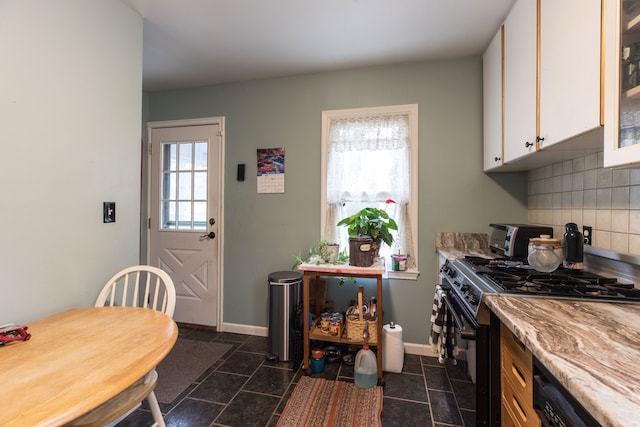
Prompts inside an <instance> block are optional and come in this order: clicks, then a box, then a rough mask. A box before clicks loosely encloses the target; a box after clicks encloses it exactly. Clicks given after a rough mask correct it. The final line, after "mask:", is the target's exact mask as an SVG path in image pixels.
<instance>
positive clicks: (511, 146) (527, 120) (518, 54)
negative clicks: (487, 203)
mask: <svg viewBox="0 0 640 427" xmlns="http://www.w3.org/2000/svg"><path fill="white" fill-rule="evenodd" d="M536 7H537V4H536V0H518V1H516V3H515V4H514V5H513V8H512V9H511V12H509V15H508V16H507V19H506V21H505V23H504V162H505V163H509V162H511V161H513V160H516V159H519V158H520V157H522V156H525V155H527V154H529V153H532V152H534V151H535V145H536V144H535V139H536V135H537V133H536V109H537V105H536V100H537V81H536V74H537V73H536V71H537V41H536V40H537V28H536V26H537V24H536V21H537V20H536Z"/></svg>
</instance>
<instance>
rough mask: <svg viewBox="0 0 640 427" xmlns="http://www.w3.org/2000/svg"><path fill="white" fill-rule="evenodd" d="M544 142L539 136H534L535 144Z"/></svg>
mask: <svg viewBox="0 0 640 427" xmlns="http://www.w3.org/2000/svg"><path fill="white" fill-rule="evenodd" d="M542 141H544V138H540V136H536V142H542Z"/></svg>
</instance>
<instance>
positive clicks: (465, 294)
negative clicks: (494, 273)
mask: <svg viewBox="0 0 640 427" xmlns="http://www.w3.org/2000/svg"><path fill="white" fill-rule="evenodd" d="M440 277H441V282H442V289H443V290H444V294H443V297H442V298H443V300H444V302H445V304H446V305H447V308H448V311H449V312H450V313H451V315H452V317H453V320H454V322H455V324H456V334H457V336H456V341H457V343H458V346H459V347H465V348H467V351H473V349H475V351H473V354H468V357H472V358H473V359H474V360H475V371H474V373H473V374H472V375H474V377H475V383H476V387H475V402H476V425H478V426H499V425H500V380H499V375H496V374H495V373H497V372H500V357H499V354H500V330H499V328H495V327H494V328H492V327H491V316H492V314H491V313H490V312H489V310H488V309H487V307H486V306H484V305H482V304H481V300H482V295H483V292H492V290H491V289H490V288H488V287H484V286H483V284H482V282H481V281H479V280H478V279H477V278H476V277H475V275H474V272H473V270H472V269H471V268H469V266H465V265H463V264H462V263H459V262H456V261H446V262H445V264H444V265H443V266H442V268H441V270H440ZM465 341H466V342H465ZM469 368H470V367H469ZM470 369H472V368H470Z"/></svg>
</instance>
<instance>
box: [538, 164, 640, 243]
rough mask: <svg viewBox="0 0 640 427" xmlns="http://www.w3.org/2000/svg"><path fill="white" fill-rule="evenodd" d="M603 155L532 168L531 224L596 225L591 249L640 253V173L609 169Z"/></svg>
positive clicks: (559, 227) (560, 228) (556, 227)
mask: <svg viewBox="0 0 640 427" xmlns="http://www.w3.org/2000/svg"><path fill="white" fill-rule="evenodd" d="M602 165H603V153H602V152H600V153H595V154H590V155H587V156H584V157H579V158H576V159H573V160H567V161H563V162H558V163H554V164H553V165H550V166H545V167H541V168H538V169H534V170H532V171H530V172H529V174H528V187H529V188H528V221H529V223H531V224H540V225H549V226H552V227H553V232H554V237H557V238H558V237H559V238H562V236H563V235H564V224H566V223H568V222H575V223H576V224H578V227H579V228H580V230H582V227H583V226H585V225H586V226H591V227H593V234H592V246H594V247H597V248H601V249H607V250H611V251H614V252H619V253H630V254H634V255H640V169H608V168H604V167H603V166H602Z"/></svg>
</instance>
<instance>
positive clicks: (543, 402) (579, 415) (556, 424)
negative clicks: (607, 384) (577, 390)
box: [533, 357, 600, 427]
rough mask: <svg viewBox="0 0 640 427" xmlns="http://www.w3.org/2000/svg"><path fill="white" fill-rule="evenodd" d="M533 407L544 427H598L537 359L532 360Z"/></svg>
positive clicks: (598, 424)
mask: <svg viewBox="0 0 640 427" xmlns="http://www.w3.org/2000/svg"><path fill="white" fill-rule="evenodd" d="M533 407H534V409H535V411H536V412H537V413H538V417H539V418H540V421H541V423H542V425H543V426H544V427H566V426H575V427H599V426H600V423H598V422H597V421H596V420H595V419H594V418H593V417H592V416H591V414H589V412H588V411H587V410H586V409H584V407H582V405H581V404H580V402H578V401H577V400H576V399H575V398H574V397H573V396H571V394H570V393H569V392H568V391H567V390H566V389H565V388H564V387H563V386H562V384H560V383H559V382H558V380H557V379H555V378H554V376H553V375H552V374H551V373H550V372H549V371H548V370H547V369H546V368H545V367H544V365H543V364H542V363H540V361H538V359H536V358H535V357H534V358H533Z"/></svg>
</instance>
